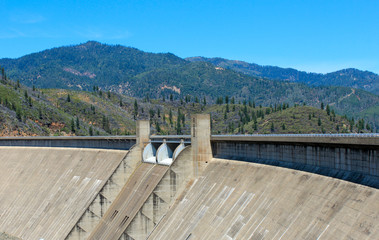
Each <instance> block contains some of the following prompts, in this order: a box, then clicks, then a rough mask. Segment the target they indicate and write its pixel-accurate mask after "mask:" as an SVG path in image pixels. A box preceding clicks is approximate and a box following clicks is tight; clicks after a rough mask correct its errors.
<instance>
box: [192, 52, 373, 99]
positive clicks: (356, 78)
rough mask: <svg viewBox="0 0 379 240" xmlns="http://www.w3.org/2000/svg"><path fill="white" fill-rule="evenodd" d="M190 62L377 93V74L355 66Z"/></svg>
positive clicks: (195, 59)
mask: <svg viewBox="0 0 379 240" xmlns="http://www.w3.org/2000/svg"><path fill="white" fill-rule="evenodd" d="M185 59H186V60H187V61H190V62H210V63H212V64H214V65H215V66H218V67H222V68H229V69H232V70H235V71H238V72H241V73H244V74H247V75H250V76H256V77H264V78H269V79H273V80H282V81H291V82H298V83H299V82H301V83H305V84H307V85H310V86H344V87H353V88H360V89H363V90H365V91H368V92H372V93H374V94H377V95H379V75H378V74H376V73H373V72H370V71H362V70H359V69H356V68H346V69H341V70H338V71H335V72H330V73H325V74H323V73H314V72H305V71H300V70H297V69H294V68H281V67H277V66H270V65H258V64H256V63H248V62H244V61H240V60H229V59H225V58H220V57H215V58H206V57H200V56H198V57H188V58H185Z"/></svg>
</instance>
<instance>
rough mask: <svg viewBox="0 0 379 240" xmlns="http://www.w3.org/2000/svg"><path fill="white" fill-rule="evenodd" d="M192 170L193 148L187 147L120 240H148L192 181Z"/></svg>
mask: <svg viewBox="0 0 379 240" xmlns="http://www.w3.org/2000/svg"><path fill="white" fill-rule="evenodd" d="M192 168H193V164H192V156H191V146H187V147H186V148H184V149H183V151H181V153H180V154H179V155H178V156H177V158H176V159H175V160H174V162H173V164H172V165H171V166H170V168H169V170H168V171H167V172H166V173H165V175H164V176H163V178H162V180H161V181H160V182H159V183H158V185H157V186H156V187H155V189H154V190H153V192H152V193H151V194H150V196H149V198H148V199H147V200H146V201H145V203H144V204H143V206H142V207H141V208H140V210H139V211H138V213H137V215H136V216H135V217H134V219H133V220H132V221H131V223H130V224H129V226H128V227H127V229H126V230H125V232H124V233H123V234H122V236H121V238H120V240H127V239H135V240H138V239H146V237H147V236H148V235H149V234H150V233H151V232H152V230H153V229H154V227H155V226H156V225H157V224H158V223H159V221H160V220H161V219H162V218H163V217H164V216H165V214H166V213H167V212H168V210H169V208H170V207H171V206H172V204H173V203H174V201H175V199H176V198H177V197H178V195H179V194H181V193H182V191H183V190H184V189H185V187H186V185H187V184H188V182H189V181H190V180H191V179H192V177H193V169H192Z"/></svg>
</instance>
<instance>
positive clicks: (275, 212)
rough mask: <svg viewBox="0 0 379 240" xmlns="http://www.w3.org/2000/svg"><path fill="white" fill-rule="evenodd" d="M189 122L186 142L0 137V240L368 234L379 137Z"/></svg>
mask: <svg viewBox="0 0 379 240" xmlns="http://www.w3.org/2000/svg"><path fill="white" fill-rule="evenodd" d="M191 121H192V122H191V127H192V129H191V135H188V136H150V125H149V122H148V121H138V122H137V131H136V132H137V135H136V136H125V137H120V136H117V137H30V138H0V164H1V168H0V181H1V186H0V233H1V234H0V239H3V238H4V239H7V237H12V238H11V239H44V240H47V239H104V240H109V239H121V240H123V239H125V240H126V239H183V240H188V239H275V240H279V239H359V240H360V239H379V190H378V188H379V135H377V134H372V135H255V136H212V135H211V134H210V121H209V116H208V115H195V116H192V117H191ZM4 234H5V235H4ZM4 236H6V237H4Z"/></svg>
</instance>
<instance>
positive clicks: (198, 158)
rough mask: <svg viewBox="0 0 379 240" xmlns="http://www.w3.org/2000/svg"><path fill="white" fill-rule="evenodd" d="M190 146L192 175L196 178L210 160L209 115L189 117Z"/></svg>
mask: <svg viewBox="0 0 379 240" xmlns="http://www.w3.org/2000/svg"><path fill="white" fill-rule="evenodd" d="M191 146H192V159H193V164H194V171H195V173H194V175H195V176H197V175H198V174H199V173H201V172H202V171H203V170H204V168H205V167H206V165H207V164H208V162H209V161H211V160H212V148H211V122H210V116H209V114H195V115H194V116H192V117H191Z"/></svg>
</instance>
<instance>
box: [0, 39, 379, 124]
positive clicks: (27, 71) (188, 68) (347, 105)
mask: <svg viewBox="0 0 379 240" xmlns="http://www.w3.org/2000/svg"><path fill="white" fill-rule="evenodd" d="M0 64H1V66H2V67H4V68H5V73H4V75H5V74H6V75H7V76H8V77H9V78H10V79H19V80H20V83H22V84H25V85H26V86H29V87H33V86H34V87H35V88H41V89H44V88H58V89H72V90H85V91H93V90H94V89H97V91H102V92H104V93H105V92H108V91H111V92H112V94H116V93H117V94H118V95H120V94H122V95H123V96H124V97H125V96H129V97H133V98H146V97H148V98H150V99H162V98H166V99H167V98H169V96H171V95H173V97H174V98H175V99H184V98H185V97H188V96H190V97H192V98H193V99H195V98H198V99H204V98H205V99H206V101H207V102H208V103H215V102H216V101H215V99H217V98H218V97H221V96H222V97H225V96H229V97H230V98H231V97H235V99H236V101H240V102H243V101H244V100H245V101H249V100H250V101H254V102H255V103H256V104H257V105H262V106H269V105H275V104H279V103H283V102H286V103H288V104H290V105H295V104H298V105H303V104H306V105H309V106H313V107H316V108H318V107H319V106H320V104H321V103H322V102H323V103H324V104H329V105H330V106H333V107H334V109H335V111H336V113H338V114H341V115H345V114H346V115H347V116H348V117H354V118H362V117H364V118H365V119H366V121H369V122H370V124H372V125H373V126H375V128H379V119H378V118H377V117H376V116H377V115H378V108H377V106H378V105H379V96H378V95H374V94H371V93H368V92H366V91H363V90H356V89H353V88H350V87H332V86H327V87H321V86H320V87H309V86H307V85H305V84H303V83H294V82H288V81H273V80H268V79H265V78H260V77H252V76H248V75H246V74H242V73H240V72H236V71H233V70H230V69H226V68H222V67H217V66H215V65H213V64H212V63H209V62H189V61H186V60H184V59H181V58H179V57H177V56H175V55H173V54H170V53H166V54H155V53H145V52H143V51H140V50H138V49H135V48H129V47H123V46H120V45H115V46H112V45H105V44H101V43H98V42H87V43H84V44H81V45H75V46H68V47H60V48H54V49H50V50H45V51H42V52H39V53H34V54H30V55H26V56H24V57H21V58H18V59H1V60H0ZM4 75H3V76H2V78H3V77H4ZM120 96H121V95H120ZM118 98H121V97H118ZM59 101H62V100H59Z"/></svg>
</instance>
